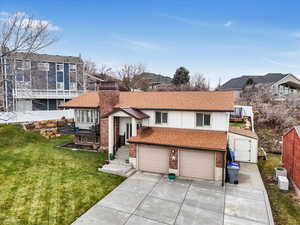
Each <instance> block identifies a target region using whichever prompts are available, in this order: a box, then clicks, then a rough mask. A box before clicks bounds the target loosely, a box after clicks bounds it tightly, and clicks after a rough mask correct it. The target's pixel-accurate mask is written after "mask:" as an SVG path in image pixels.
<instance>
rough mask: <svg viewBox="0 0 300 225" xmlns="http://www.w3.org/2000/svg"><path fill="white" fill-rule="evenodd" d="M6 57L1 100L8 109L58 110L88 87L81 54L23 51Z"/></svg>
mask: <svg viewBox="0 0 300 225" xmlns="http://www.w3.org/2000/svg"><path fill="white" fill-rule="evenodd" d="M4 60H5V62H4V64H5V68H4V79H5V82H4V85H3V89H2V95H1V96H0V98H1V100H0V102H2V104H3V106H4V108H5V109H6V110H8V111H32V110H33V111H34V110H56V109H58V105H60V104H62V103H64V102H66V101H68V100H70V99H72V98H74V97H77V96H79V95H80V94H82V93H84V91H85V85H84V72H83V61H82V59H81V58H80V57H73V56H59V55H48V54H26V53H20V52H19V53H15V54H13V55H11V56H9V57H6V58H5V59H4Z"/></svg>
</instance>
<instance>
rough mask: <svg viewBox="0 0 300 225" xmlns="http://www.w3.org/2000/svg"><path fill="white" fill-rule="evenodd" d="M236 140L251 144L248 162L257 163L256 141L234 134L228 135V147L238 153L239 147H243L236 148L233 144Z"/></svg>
mask: <svg viewBox="0 0 300 225" xmlns="http://www.w3.org/2000/svg"><path fill="white" fill-rule="evenodd" d="M236 140H249V141H250V142H251V154H250V157H249V162H252V163H257V146H258V142H257V139H255V138H250V137H246V136H242V135H238V134H234V133H228V143H229V147H230V148H231V149H232V150H233V151H234V152H237V151H239V149H238V148H239V147H243V146H237V145H236V144H235V142H236Z"/></svg>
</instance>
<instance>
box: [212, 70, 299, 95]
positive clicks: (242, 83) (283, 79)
mask: <svg viewBox="0 0 300 225" xmlns="http://www.w3.org/2000/svg"><path fill="white" fill-rule="evenodd" d="M261 84H263V85H267V86H269V87H270V90H271V92H272V94H273V95H274V96H276V97H285V96H287V95H289V94H291V93H295V92H297V91H299V90H300V80H299V79H298V78H297V77H296V76H294V75H293V74H290V73H289V74H282V73H268V74H266V75H264V76H251V75H249V76H248V75H246V76H241V77H237V78H233V79H231V80H229V81H227V82H226V83H224V84H223V85H222V86H221V87H220V88H219V89H218V90H227V91H229V90H230V91H234V96H235V98H236V99H239V98H240V97H241V93H242V92H243V90H244V89H245V88H246V87H248V86H253V85H261Z"/></svg>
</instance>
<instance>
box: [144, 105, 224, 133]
mask: <svg viewBox="0 0 300 225" xmlns="http://www.w3.org/2000/svg"><path fill="white" fill-rule="evenodd" d="M142 111H143V112H144V113H146V114H147V115H149V116H150V118H149V119H144V120H143V126H150V127H170V128H186V129H203V130H218V131H228V126H229V113H226V112H212V113H211V126H210V127H196V112H193V111H168V123H167V124H155V110H142Z"/></svg>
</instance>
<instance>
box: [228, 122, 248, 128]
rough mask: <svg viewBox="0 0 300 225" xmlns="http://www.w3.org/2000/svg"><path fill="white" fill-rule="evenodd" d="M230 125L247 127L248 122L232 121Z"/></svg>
mask: <svg viewBox="0 0 300 225" xmlns="http://www.w3.org/2000/svg"><path fill="white" fill-rule="evenodd" d="M230 126H231V127H240V128H245V127H246V123H242V122H230Z"/></svg>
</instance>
